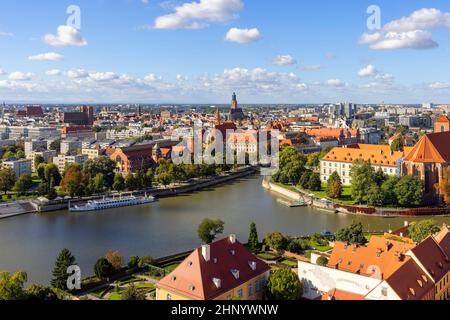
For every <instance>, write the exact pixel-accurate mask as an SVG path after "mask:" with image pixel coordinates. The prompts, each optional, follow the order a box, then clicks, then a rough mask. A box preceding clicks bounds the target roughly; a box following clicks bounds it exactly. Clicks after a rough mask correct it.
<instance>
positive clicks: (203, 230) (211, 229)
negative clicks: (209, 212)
mask: <svg viewBox="0 0 450 320" xmlns="http://www.w3.org/2000/svg"><path fill="white" fill-rule="evenodd" d="M224 225H225V222H223V221H222V220H211V219H204V220H203V221H202V222H201V223H200V225H199V226H198V229H197V233H198V237H199V238H200V239H201V240H202V241H203V243H206V244H209V243H211V242H213V241H214V240H215V239H216V236H217V235H218V234H221V233H223V230H224Z"/></svg>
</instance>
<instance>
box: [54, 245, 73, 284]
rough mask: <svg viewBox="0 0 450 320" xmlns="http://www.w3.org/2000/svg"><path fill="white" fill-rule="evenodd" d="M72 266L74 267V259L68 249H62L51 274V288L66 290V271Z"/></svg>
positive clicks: (67, 275)
mask: <svg viewBox="0 0 450 320" xmlns="http://www.w3.org/2000/svg"><path fill="white" fill-rule="evenodd" d="M73 265H76V262H75V257H74V256H73V255H72V253H71V252H70V251H69V249H63V250H62V251H61V252H60V253H59V255H58V257H57V258H56V261H55V267H54V268H53V272H52V275H53V278H52V280H51V281H50V284H51V285H52V287H54V288H58V289H61V290H66V289H67V279H68V278H69V274H68V273H67V269H68V268H69V267H70V266H73Z"/></svg>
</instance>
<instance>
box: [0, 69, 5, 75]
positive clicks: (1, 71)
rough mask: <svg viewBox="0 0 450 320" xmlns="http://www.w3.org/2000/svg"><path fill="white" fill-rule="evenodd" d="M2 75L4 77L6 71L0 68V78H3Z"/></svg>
mask: <svg viewBox="0 0 450 320" xmlns="http://www.w3.org/2000/svg"><path fill="white" fill-rule="evenodd" d="M4 75H6V71H5V70H3V69H2V68H0V76H4Z"/></svg>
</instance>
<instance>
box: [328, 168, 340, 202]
mask: <svg viewBox="0 0 450 320" xmlns="http://www.w3.org/2000/svg"><path fill="white" fill-rule="evenodd" d="M327 195H328V196H329V197H330V198H331V199H339V198H340V197H341V196H342V182H341V177H340V176H339V174H338V173H337V172H336V171H335V172H333V174H332V175H331V176H330V178H329V179H328V182H327Z"/></svg>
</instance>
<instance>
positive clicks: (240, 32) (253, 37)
mask: <svg viewBox="0 0 450 320" xmlns="http://www.w3.org/2000/svg"><path fill="white" fill-rule="evenodd" d="M225 39H226V40H227V41H229V42H236V43H240V44H244V43H251V42H255V41H258V40H259V39H261V33H260V32H259V30H258V29H256V28H253V29H239V28H231V29H230V30H229V31H228V32H227V34H226V36H225Z"/></svg>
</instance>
